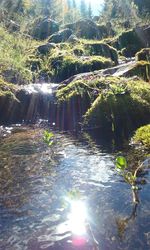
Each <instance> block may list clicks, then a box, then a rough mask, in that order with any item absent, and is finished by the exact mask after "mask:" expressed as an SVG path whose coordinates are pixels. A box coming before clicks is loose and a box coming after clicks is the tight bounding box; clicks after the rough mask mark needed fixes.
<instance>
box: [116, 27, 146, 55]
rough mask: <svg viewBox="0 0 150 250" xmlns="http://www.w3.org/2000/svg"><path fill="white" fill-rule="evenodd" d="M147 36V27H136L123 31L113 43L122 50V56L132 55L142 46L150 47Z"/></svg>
mask: <svg viewBox="0 0 150 250" xmlns="http://www.w3.org/2000/svg"><path fill="white" fill-rule="evenodd" d="M149 37H150V28H149V27H145V26H143V27H136V28H134V29H132V30H128V31H125V32H123V33H122V34H121V35H120V36H119V37H118V39H117V40H116V41H115V40H114V42H113V43H114V46H115V47H116V48H117V49H118V50H121V51H122V55H123V56H125V57H133V56H135V54H136V53H137V52H138V51H139V50H141V49H142V48H146V47H150V39H149Z"/></svg>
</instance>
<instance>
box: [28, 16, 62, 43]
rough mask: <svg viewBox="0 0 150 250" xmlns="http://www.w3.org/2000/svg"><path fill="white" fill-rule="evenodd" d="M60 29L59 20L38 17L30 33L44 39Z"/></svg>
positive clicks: (36, 37)
mask: <svg viewBox="0 0 150 250" xmlns="http://www.w3.org/2000/svg"><path fill="white" fill-rule="evenodd" d="M58 30H59V25H58V23H57V22H55V21H54V20H52V19H50V18H37V19H36V20H35V21H34V23H33V24H32V28H31V30H30V35H32V36H33V38H35V39H38V40H44V39H46V38H48V37H49V36H51V35H52V34H53V33H55V32H57V31H58Z"/></svg>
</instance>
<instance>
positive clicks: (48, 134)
mask: <svg viewBox="0 0 150 250" xmlns="http://www.w3.org/2000/svg"><path fill="white" fill-rule="evenodd" d="M53 138H54V134H53V133H52V132H49V131H48V130H45V131H44V135H43V141H44V142H45V143H46V144H47V145H48V146H51V145H52V144H53V142H54V141H53Z"/></svg>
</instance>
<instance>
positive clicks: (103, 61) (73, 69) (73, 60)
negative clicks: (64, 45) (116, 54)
mask: <svg viewBox="0 0 150 250" xmlns="http://www.w3.org/2000/svg"><path fill="white" fill-rule="evenodd" d="M109 66H112V62H111V60H110V59H108V58H104V57H101V56H93V57H88V56H86V57H84V56H81V57H76V56H71V55H59V56H53V57H51V58H50V68H51V71H52V72H53V78H54V79H55V80H57V81H63V80H65V79H67V78H69V77H70V76H73V75H76V74H78V73H83V72H90V71H94V70H100V69H104V68H107V67H109Z"/></svg>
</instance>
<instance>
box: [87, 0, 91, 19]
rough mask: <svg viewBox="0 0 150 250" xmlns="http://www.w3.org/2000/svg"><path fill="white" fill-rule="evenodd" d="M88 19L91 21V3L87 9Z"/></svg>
mask: <svg viewBox="0 0 150 250" xmlns="http://www.w3.org/2000/svg"><path fill="white" fill-rule="evenodd" d="M88 18H90V19H92V7H91V3H89V7H88Z"/></svg>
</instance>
